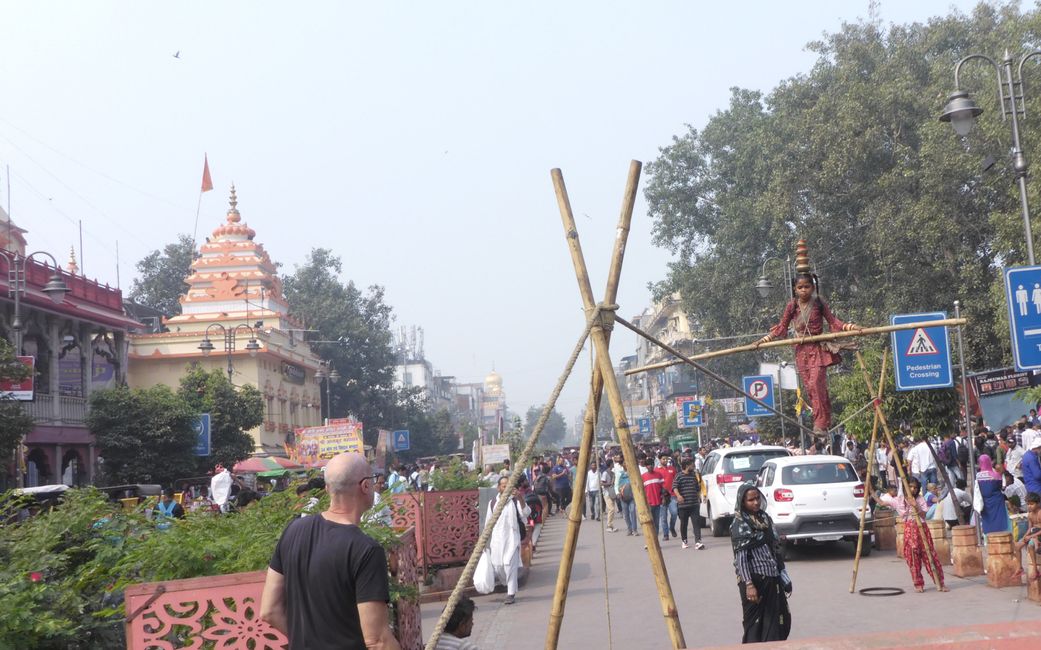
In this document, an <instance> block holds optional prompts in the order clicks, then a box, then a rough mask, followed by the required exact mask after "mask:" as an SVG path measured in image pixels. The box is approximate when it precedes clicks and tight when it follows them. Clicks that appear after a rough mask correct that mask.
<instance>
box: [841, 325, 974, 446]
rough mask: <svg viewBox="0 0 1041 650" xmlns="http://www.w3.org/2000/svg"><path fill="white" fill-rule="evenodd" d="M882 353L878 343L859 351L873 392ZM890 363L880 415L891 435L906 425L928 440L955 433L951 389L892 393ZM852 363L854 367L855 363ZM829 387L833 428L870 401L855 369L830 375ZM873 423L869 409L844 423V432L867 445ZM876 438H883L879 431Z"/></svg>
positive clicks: (955, 408)
mask: <svg viewBox="0 0 1041 650" xmlns="http://www.w3.org/2000/svg"><path fill="white" fill-rule="evenodd" d="M882 352H883V346H882V345H881V344H877V343H876V344H874V345H870V346H869V347H865V348H864V349H863V351H862V354H863V355H864V362H865V364H866V365H867V368H868V374H869V376H870V377H871V382H872V383H873V384H875V389H876V390H877V389H878V378H879V371H880V368H881V363H882V358H881V356H882ZM885 353H886V354H890V355H891V354H892V352H891V351H890V350H889V349H888V347H887V348H885ZM891 361H892V360H890V363H887V366H886V367H887V370H886V388H885V394H884V398H883V400H882V411H883V413H884V414H885V416H886V421H887V422H888V423H889V427H890V429H891V430H893V431H894V435H896V431H898V429H899V428H900V427H901V425H909V426H910V427H911V430H912V431H913V432H914V433H916V434H917V433H924V434H928V435H930V436H939V435H942V434H944V433H951V432H954V431H957V430H958V418H959V417H960V415H959V414H960V411H959V408H960V404H959V399H958V393H957V392H956V391H955V390H954V389H953V388H935V389H931V390H912V391H896V390H894V389H893V372H892V363H891ZM847 363H849V362H847ZM853 363H854V364H855V362H853ZM829 387H830V389H831V398H832V405H833V407H834V416H833V417H832V420H833V423H834V424H838V423H839V422H841V421H843V420H845V419H846V418H847V417H849V416H851V415H852V414H853V413H855V412H856V411H857V410H858V409H860V408H862V407H863V406H864V405H865V404H867V403H868V402H869V401H870V400H871V399H872V397H873V395H869V394H868V390H867V386H866V385H865V384H864V375H863V373H861V371H860V368H859V367H857V366H855V365H854V366H853V367H852V368H850V369H849V370H847V371H845V372H841V373H836V374H832V375H831V376H830V378H829ZM873 422H874V409H871V408H868V409H865V410H864V411H862V412H861V413H860V414H859V415H857V416H855V417H853V418H852V419H850V420H849V421H848V422H847V423H846V425H845V426H846V431H847V432H848V433H850V434H852V435H853V436H854V437H855V438H857V439H858V440H862V441H867V440H869V439H870V437H871V429H872V424H873ZM878 435H879V436H882V435H883V433H882V429H881V427H880V428H879V430H878Z"/></svg>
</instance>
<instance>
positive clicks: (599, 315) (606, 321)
mask: <svg viewBox="0 0 1041 650" xmlns="http://www.w3.org/2000/svg"><path fill="white" fill-rule="evenodd" d="M585 311H586V314H587V315H586V318H587V319H588V320H590V321H595V326H596V327H599V328H600V329H602V330H603V331H605V332H610V331H612V330H613V329H614V321H615V312H617V311H618V305H608V304H604V303H600V304H599V305H597V306H596V307H594V308H593V309H592V310H585Z"/></svg>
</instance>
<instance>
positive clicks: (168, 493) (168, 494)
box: [152, 488, 173, 506]
mask: <svg viewBox="0 0 1041 650" xmlns="http://www.w3.org/2000/svg"><path fill="white" fill-rule="evenodd" d="M152 494H155V493H154V492H153V493H152ZM160 498H161V499H162V501H163V505H164V506H165V505H166V504H168V503H170V502H171V501H173V489H172V488H163V495H162V497H160Z"/></svg>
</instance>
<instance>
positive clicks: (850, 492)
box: [756, 456, 873, 555]
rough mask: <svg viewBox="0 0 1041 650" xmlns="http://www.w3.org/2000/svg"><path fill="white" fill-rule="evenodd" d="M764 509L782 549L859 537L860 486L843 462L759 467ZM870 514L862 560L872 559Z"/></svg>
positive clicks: (782, 461)
mask: <svg viewBox="0 0 1041 650" xmlns="http://www.w3.org/2000/svg"><path fill="white" fill-rule="evenodd" d="M756 485H757V486H758V487H759V491H760V492H761V493H762V494H763V497H764V499H765V503H764V504H763V506H764V507H765V508H766V511H767V512H768V513H770V517H771V518H772V519H773V521H774V527H775V528H776V529H777V534H778V536H780V538H781V542H782V545H783V546H787V545H790V544H795V543H802V542H808V541H815V542H839V541H846V542H853V544H854V548H856V543H857V537H858V536H859V535H860V511H861V508H862V507H863V505H864V489H865V488H864V484H863V483H862V482H861V481H860V478H859V477H858V476H857V471H856V470H855V469H854V468H853V464H852V463H850V462H849V461H848V460H847V459H845V458H843V457H842V456H790V457H788V458H775V459H772V460H769V461H767V462H766V463H764V464H763V467H762V469H760V470H759V476H758V477H757V478H756ZM872 529H873V526H872V519H871V511H870V509H869V510H868V513H867V516H866V519H865V522H864V534H865V536H866V537H865V539H864V545H863V548H862V549H861V555H869V554H870V553H871V543H870V542H871V533H872Z"/></svg>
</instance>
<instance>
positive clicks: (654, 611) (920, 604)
mask: <svg viewBox="0 0 1041 650" xmlns="http://www.w3.org/2000/svg"><path fill="white" fill-rule="evenodd" d="M564 529H565V522H564V520H563V519H562V518H560V517H555V518H552V519H550V520H549V523H548V524H547V525H546V529H545V531H544V533H543V537H542V540H541V541H540V543H539V552H538V554H537V556H536V558H535V560H534V563H533V566H532V568H531V574H530V576H529V578H528V580H527V583H526V584H525V585H524V586H523V587H522V588H521V590H520V593H519V594H518V597H517V602H516V603H515V604H513V605H508V606H507V605H502V599H503V596H504V594H499V593H495V594H489V595H487V596H478V597H477V598H476V599H475V601H476V602H477V607H478V610H477V614H476V625H475V628H474V634H473V640H474V641H476V642H477V644H478V646H479V647H481V648H510V649H511V650H512V649H514V648H516V649H518V650H523V649H526V648H532V649H534V648H543V647H544V644H545V633H546V626H547V623H548V621H549V610H550V605H551V603H552V600H553V585H554V582H555V580H556V574H557V566H558V564H559V559H560V550H561V547H562V545H563V538H564ZM704 532H705V533H706V535H708V531H707V530H705V531H704ZM603 539H604V541H605V542H606V557H607V563H608V571H607V576H608V585H607V587H608V588H607V593H608V596H609V603H610V611H611V615H610V625H608V617H607V613H606V611H607V604H608V603H607V601H605V596H604V586H605V585H604V565H603V562H604V559H603V557H604V554H603V553H602V549H603V548H604V544H603V543H602V542H601V529H600V526H599V522H596V521H592V522H590V521H585V522H583V526H582V530H581V534H580V536H579V545H578V550H577V552H576V555H575V564H574V569H573V571H572V575H571V588H570V591H569V593H568V601H567V609H566V611H565V614H564V626H563V630H562V632H561V636H560V644H559V645H560V647H562V648H591V649H592V648H597V649H601V648H608V647H610V646H609V645H608V641H609V634H610V640H611V641H612V642H613V644H614V647H617V648H669V647H670V644H669V641H668V635H667V632H666V630H665V623H664V621H663V618H662V615H661V609H660V606H659V601H658V597H657V592H656V590H655V586H654V578H653V576H652V574H651V570H650V562H649V560H648V558H647V552H646V551H644V550H643V539H642V538H635V537H626V536H625V534H624V533H605V534H604V536H603ZM705 543H706V545H707V547H708V548H707V549H705V550H703V551H695V550H694V549H693V548H690V549H682V548H680V544H679V542H678V541H669V542H665V543H664V544H663V553H664V556H665V562H666V565H667V566H668V570H669V576H670V579H671V582H672V587H673V591H674V593H675V597H676V602H677V606H678V609H679V616H680V622H681V624H682V626H683V632H684V636H685V639H686V643H687V646H688V647H691V648H693V647H704V646H713V645H726V644H733V643H739V642H740V640H741V614H740V600H739V596H738V592H737V582H736V578H735V577H734V570H733V565H732V560H733V553H732V552H731V549H730V539H729V538H713V537H711V536H706V537H705ZM852 555H853V552H852V548H851V547H850V545H848V544H838V545H823V546H819V547H808V548H807V549H806V550H799V549H796V550H795V551H794V552H793V553H792V555H791V557H790V559H789V572H790V574H791V576H792V580H793V582H794V584H795V591H794V594H793V597H792V600H791V601H790V602H791V607H792V619H793V629H792V636H791V638H792V639H805V638H812V637H827V636H836V635H842V634H851V633H867V632H875V631H883V630H892V629H897V630H898V629H912V628H923V627H942V626H946V625H969V624H973V623H995V622H1000V621H1017V620H1024V619H1028V620H1039V619H1041V606H1039V605H1038V604H1037V603H1033V602H1031V601H1029V600H1027V598H1026V588H1025V587H1017V588H1007V589H992V588H990V587H988V586H987V584H986V578H985V577H984V576H981V577H978V578H970V579H962V578H957V577H955V576H954V575H952V574H950V572H949V571H948V572H947V585H948V586H949V587H950V588H951V591H950V592H949V593H946V594H944V593H937V592H936V591H935V590H934V589H933V588H932V587H931V583H930V582H929V578H928V576H926V584H927V589H926V592H925V593H924V594H917V593H914V591H913V590H912V587H911V579H910V575H909V573H908V571H907V567H906V565H905V564H904V562H903V560H901V559H899V558H897V557H896V554H895V553H894V552H892V551H889V552H884V553H883V552H877V551H876V552H875V553H873V554H872V555H871V556H870V557H867V558H864V559H862V560H861V564H860V576H859V578H858V581H857V587H858V588H860V587H901V588H903V589H905V590H906V592H907V593H905V594H903V595H900V596H894V597H866V596H861V595H859V594H850V593H849V582H850V577H851V575H852V569H853V561H852ZM440 612H441V605H439V604H435V603H431V604H428V605H424V606H423V630H424V632H425V633H426V634H427V635H429V634H430V632H431V631H432V630H433V628H434V623H435V622H436V621H437V617H438V616H439V615H440Z"/></svg>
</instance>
